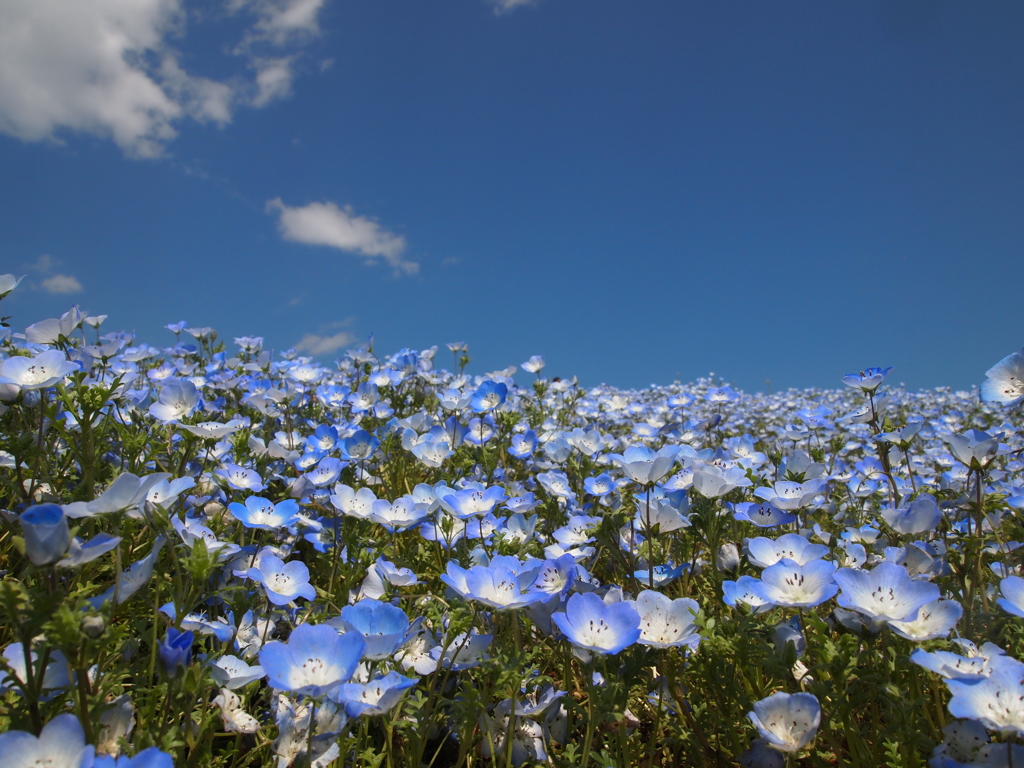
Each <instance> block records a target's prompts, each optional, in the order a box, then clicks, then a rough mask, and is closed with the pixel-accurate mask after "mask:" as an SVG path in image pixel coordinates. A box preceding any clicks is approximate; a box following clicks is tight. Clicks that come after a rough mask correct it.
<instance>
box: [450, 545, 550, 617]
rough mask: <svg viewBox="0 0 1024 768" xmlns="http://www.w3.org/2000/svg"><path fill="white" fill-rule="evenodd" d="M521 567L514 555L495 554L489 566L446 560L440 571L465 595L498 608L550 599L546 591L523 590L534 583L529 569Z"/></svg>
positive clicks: (468, 598)
mask: <svg viewBox="0 0 1024 768" xmlns="http://www.w3.org/2000/svg"><path fill="white" fill-rule="evenodd" d="M510 561H512V562H510ZM510 566H511V567H510ZM521 568H522V566H521V565H518V560H516V558H506V557H496V558H494V561H492V562H491V564H490V565H488V566H485V565H474V566H473V567H472V568H470V569H469V570H466V569H465V568H462V567H460V566H459V565H458V564H457V563H454V562H451V561H449V562H448V567H447V573H443V574H441V581H443V582H444V583H445V584H447V585H448V586H449V587H451V588H452V589H454V590H455V591H456V592H457V593H458V594H459V595H461V596H462V597H464V598H465V599H467V600H476V601H477V602H479V603H483V604H484V605H489V606H491V607H492V608H496V609H497V610H499V611H503V610H510V609H515V608H524V607H526V606H528V605H530V604H531V603H537V602H543V601H545V600H548V599H550V597H551V595H549V594H547V593H546V592H540V591H525V590H526V589H527V588H528V587H529V586H530V585H531V584H532V583H533V580H534V576H533V573H532V572H530V573H523V574H520V573H519V572H518V571H519V570H520V569H521Z"/></svg>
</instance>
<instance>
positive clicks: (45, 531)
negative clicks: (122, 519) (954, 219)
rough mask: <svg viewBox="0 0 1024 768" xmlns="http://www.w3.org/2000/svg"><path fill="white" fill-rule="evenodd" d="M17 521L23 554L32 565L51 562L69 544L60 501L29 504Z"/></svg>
mask: <svg viewBox="0 0 1024 768" xmlns="http://www.w3.org/2000/svg"><path fill="white" fill-rule="evenodd" d="M18 522H20V523H21V531H22V534H23V537H24V539H25V554H26V555H27V556H28V559H29V560H31V561H32V564H33V565H49V564H50V563H54V562H56V561H57V560H60V558H62V557H63V556H64V553H65V552H67V551H68V547H69V546H71V531H70V529H69V528H68V519H67V517H66V516H65V514H64V510H63V509H61V507H60V505H59V504H36V505H35V506H34V507H29V508H28V509H26V510H25V511H24V512H22V514H21V517H19V518H18ZM119 541H120V539H119Z"/></svg>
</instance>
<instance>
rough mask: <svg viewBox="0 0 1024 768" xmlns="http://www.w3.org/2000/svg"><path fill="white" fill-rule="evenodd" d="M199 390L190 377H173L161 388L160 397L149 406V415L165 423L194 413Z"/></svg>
mask: <svg viewBox="0 0 1024 768" xmlns="http://www.w3.org/2000/svg"><path fill="white" fill-rule="evenodd" d="M198 403H199V391H198V390H197V389H196V385H195V384H193V383H192V382H191V381H189V380H188V379H172V380H170V381H168V382H167V383H166V384H164V385H163V386H162V387H161V388H160V399H159V400H157V401H156V402H155V403H153V404H152V405H150V406H149V415H150V416H152V417H153V418H154V419H156V420H157V421H161V422H163V423H164V424H169V423H171V422H176V421H178V420H179V419H184V418H186V417H188V416H191V415H192V412H193V411H194V410H195V409H196V405H198Z"/></svg>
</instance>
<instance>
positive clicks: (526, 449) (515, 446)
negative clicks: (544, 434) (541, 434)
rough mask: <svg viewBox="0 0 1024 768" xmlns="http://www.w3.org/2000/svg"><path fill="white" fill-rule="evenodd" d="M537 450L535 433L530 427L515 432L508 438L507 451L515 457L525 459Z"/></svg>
mask: <svg viewBox="0 0 1024 768" xmlns="http://www.w3.org/2000/svg"><path fill="white" fill-rule="evenodd" d="M535 450H537V433H536V432H534V431H533V430H532V429H528V430H526V432H517V433H516V434H514V435H512V437H511V439H510V440H509V446H508V452H509V454H510V455H512V456H515V457H516V458H517V459H525V458H528V457H529V456H531V455H532V454H533V452H534V451H535Z"/></svg>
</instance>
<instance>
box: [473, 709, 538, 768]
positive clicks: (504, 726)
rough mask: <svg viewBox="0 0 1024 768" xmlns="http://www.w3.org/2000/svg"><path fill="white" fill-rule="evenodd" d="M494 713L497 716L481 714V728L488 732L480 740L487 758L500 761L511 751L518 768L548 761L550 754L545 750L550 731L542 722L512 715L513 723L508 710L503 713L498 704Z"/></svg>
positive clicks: (512, 758) (482, 750)
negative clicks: (509, 739) (507, 744)
mask: <svg viewBox="0 0 1024 768" xmlns="http://www.w3.org/2000/svg"><path fill="white" fill-rule="evenodd" d="M494 714H495V717H490V716H488V715H487V714H481V715H480V717H479V726H480V729H481V730H483V731H485V732H486V735H485V736H484V737H483V738H482V739H481V741H480V753H481V754H482V755H483V756H484V757H486V758H488V759H490V760H491V761H492V762H493V763H495V764H496V763H497V762H498V761H500V760H503V759H504V756H505V754H506V752H508V755H509V757H510V758H511V761H512V765H514V766H515V768H519V766H521V765H523V764H524V763H527V762H530V761H533V762H538V763H546V762H548V753H547V750H545V749H544V740H545V736H546V734H545V732H544V727H543V726H542V725H541V724H540V723H537V722H534V721H533V720H531V719H529V718H525V717H516V716H515V715H513V716H512V722H511V723H509V714H508V712H507V711H505V712H502V713H499V712H498V707H495V708H494ZM510 726H511V727H510ZM510 731H511V736H512V744H511V749H508V747H506V742H507V739H508V737H509V733H510Z"/></svg>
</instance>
